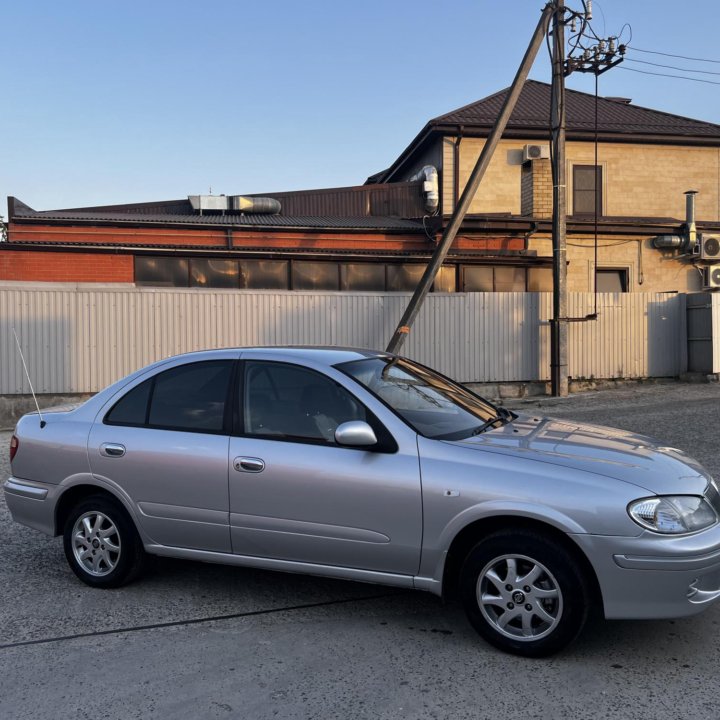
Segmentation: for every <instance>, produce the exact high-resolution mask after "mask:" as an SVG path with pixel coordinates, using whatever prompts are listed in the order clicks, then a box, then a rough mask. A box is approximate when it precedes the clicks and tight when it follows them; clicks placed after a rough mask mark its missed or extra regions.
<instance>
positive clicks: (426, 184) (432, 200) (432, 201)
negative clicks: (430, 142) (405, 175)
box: [410, 165, 440, 214]
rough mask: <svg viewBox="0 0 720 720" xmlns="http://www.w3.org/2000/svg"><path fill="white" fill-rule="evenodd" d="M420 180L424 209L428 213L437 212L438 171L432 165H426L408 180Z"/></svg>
mask: <svg viewBox="0 0 720 720" xmlns="http://www.w3.org/2000/svg"><path fill="white" fill-rule="evenodd" d="M418 180H422V181H423V184H422V194H423V197H424V198H425V210H427V212H429V213H431V214H432V213H434V212H437V209H438V206H439V205H440V190H439V185H440V184H439V181H438V171H437V169H436V168H434V167H433V166H432V165H426V166H425V167H424V168H423V169H422V170H420V172H418V173H415V175H413V176H412V177H411V178H410V182H417V181H418Z"/></svg>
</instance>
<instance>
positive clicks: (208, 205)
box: [188, 195, 228, 215]
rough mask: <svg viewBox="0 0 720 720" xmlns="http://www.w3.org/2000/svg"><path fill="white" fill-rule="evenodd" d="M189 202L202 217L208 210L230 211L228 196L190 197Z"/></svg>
mask: <svg viewBox="0 0 720 720" xmlns="http://www.w3.org/2000/svg"><path fill="white" fill-rule="evenodd" d="M188 200H189V201H190V204H191V205H192V208H193V210H197V211H199V212H200V214H201V215H202V214H203V212H204V211H207V210H215V211H217V210H220V211H221V212H225V211H226V210H227V209H228V198H227V196H226V195H188Z"/></svg>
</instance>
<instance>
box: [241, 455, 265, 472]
mask: <svg viewBox="0 0 720 720" xmlns="http://www.w3.org/2000/svg"><path fill="white" fill-rule="evenodd" d="M233 467H234V468H235V469H236V470H237V471H238V472H249V473H259V472H262V471H263V470H264V469H265V463H264V462H263V461H262V460H261V459H260V458H255V457H236V458H235V459H234V460H233Z"/></svg>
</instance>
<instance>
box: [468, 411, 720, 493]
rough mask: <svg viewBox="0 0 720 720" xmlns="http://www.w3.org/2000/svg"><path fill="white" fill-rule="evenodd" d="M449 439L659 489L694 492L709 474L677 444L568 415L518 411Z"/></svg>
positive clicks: (700, 488)
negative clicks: (479, 430) (493, 425)
mask: <svg viewBox="0 0 720 720" xmlns="http://www.w3.org/2000/svg"><path fill="white" fill-rule="evenodd" d="M454 442H456V443H457V444H460V445H463V446H466V447H472V448H475V449H477V450H482V451H485V452H493V453H501V454H506V455H512V456H515V457H524V458H525V459H530V460H536V461H539V462H546V463H551V464H553V465H561V466H563V467H567V468H574V469H576V470H582V471H584V472H592V473H595V474H597V475H605V476H607V477H612V478H616V479H618V480H622V481H624V482H629V483H633V484H635V485H638V486H640V487H643V488H645V489H646V490H648V491H649V492H651V493H657V494H659V495H662V494H673V493H675V494H681V493H687V494H694V495H700V494H702V493H703V492H704V490H705V488H706V487H707V485H708V483H709V482H710V480H711V478H710V475H709V474H708V472H707V471H706V470H705V468H703V466H702V465H701V464H700V463H699V462H698V461H697V460H694V459H693V458H691V457H690V456H689V455H686V454H685V453H684V452H683V451H682V450H678V449H677V448H672V447H667V446H665V445H663V444H662V443H661V442H659V441H657V440H654V439H653V438H650V437H647V436H645V435H638V434H636V433H631V432H627V431H626V430H617V429H615V428H609V427H603V426H601V425H589V424H584V423H577V422H573V421H569V420H556V419H553V418H546V417H533V416H529V415H518V416H517V417H516V419H515V420H513V421H512V422H510V423H507V424H505V425H504V426H503V427H502V428H497V429H494V430H489V431H486V432H484V433H481V434H480V435H477V436H474V437H470V438H466V439H464V440H457V441H454Z"/></svg>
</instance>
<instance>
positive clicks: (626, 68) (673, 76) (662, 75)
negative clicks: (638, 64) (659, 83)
mask: <svg viewBox="0 0 720 720" xmlns="http://www.w3.org/2000/svg"><path fill="white" fill-rule="evenodd" d="M620 70H625V71H627V72H634V73H641V74H642V75H657V76H658V77H669V78H675V79H676V80H691V81H692V82H699V83H706V84H707V85H720V82H717V81H715V80H704V79H702V78H692V77H687V76H686V75H671V74H670V73H657V72H650V71H649V70H636V69H635V68H629V67H621V68H620Z"/></svg>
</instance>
